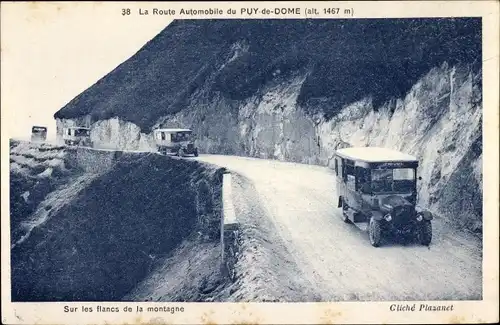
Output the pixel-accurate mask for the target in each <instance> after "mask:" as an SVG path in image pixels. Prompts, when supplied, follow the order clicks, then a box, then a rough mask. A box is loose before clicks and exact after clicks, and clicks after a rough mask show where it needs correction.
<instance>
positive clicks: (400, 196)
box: [334, 147, 433, 247]
mask: <svg viewBox="0 0 500 325" xmlns="http://www.w3.org/2000/svg"><path fill="white" fill-rule="evenodd" d="M334 159H335V160H334V168H335V174H336V175H337V193H338V196H339V197H338V207H339V208H342V218H343V220H344V221H345V222H347V223H354V224H355V225H356V226H358V227H359V228H360V229H362V230H365V231H366V230H368V235H369V238H370V243H371V244H372V246H374V247H378V246H380V244H381V240H382V238H383V237H384V236H386V235H387V234H393V235H397V236H403V237H404V238H409V237H411V236H416V238H418V240H419V242H420V243H421V244H422V245H429V244H430V242H431V240H432V225H431V220H432V219H433V216H432V214H431V213H430V212H429V211H422V210H418V209H417V208H416V202H417V178H416V174H417V167H418V160H417V158H415V157H413V156H411V155H408V154H405V153H402V152H399V151H395V150H390V149H386V148H377V147H358V148H344V149H339V150H337V151H336V153H335V157H334ZM419 179H421V178H420V177H419Z"/></svg>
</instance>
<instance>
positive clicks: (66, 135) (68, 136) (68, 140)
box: [63, 126, 93, 148]
mask: <svg viewBox="0 0 500 325" xmlns="http://www.w3.org/2000/svg"><path fill="white" fill-rule="evenodd" d="M63 140H64V144H66V145H69V146H82V147H91V148H92V147H93V143H92V141H91V140H90V128H86V127H80V126H70V127H65V128H64V129H63Z"/></svg>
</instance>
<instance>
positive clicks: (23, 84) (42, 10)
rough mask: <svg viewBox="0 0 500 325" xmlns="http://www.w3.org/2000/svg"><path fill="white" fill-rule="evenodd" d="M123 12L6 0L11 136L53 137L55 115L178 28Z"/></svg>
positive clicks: (5, 93) (4, 99)
mask: <svg viewBox="0 0 500 325" xmlns="http://www.w3.org/2000/svg"><path fill="white" fill-rule="evenodd" d="M122 6H123V3H121V4H120V3H116V4H115V5H111V6H110V5H109V4H108V5H106V6H101V5H100V4H99V3H88V2H86V3H35V2H31V3H30V2H23V3H5V2H2V5H1V82H2V84H1V114H2V127H8V134H9V137H10V138H22V139H25V138H29V137H30V134H31V126H32V125H42V126H47V127H48V128H49V130H48V138H49V139H50V138H54V137H55V120H54V117H53V115H54V113H55V112H56V111H58V110H59V109H60V108H62V107H63V106H64V105H65V104H66V103H68V102H69V101H70V100H71V99H73V98H74V97H75V96H77V95H78V94H79V93H81V92H82V91H84V90H85V89H87V88H88V87H90V86H91V85H92V84H94V83H95V82H96V81H97V80H99V79H100V78H101V77H103V76H104V75H105V74H107V73H108V72H110V71H112V70H113V69H114V68H115V67H116V66H118V65H119V64H120V63H122V62H123V61H125V60H127V59H128V58H130V57H131V56H132V55H133V54H135V52H137V51H138V50H139V49H140V48H141V47H142V46H143V45H144V44H145V43H146V42H148V41H149V40H150V39H152V38H153V37H154V36H156V35H157V34H158V33H159V32H160V31H161V30H162V29H164V28H165V27H166V26H167V25H168V24H169V23H170V22H171V20H170V19H168V18H165V17H156V18H155V17H141V16H138V15H135V16H128V17H124V16H122V15H121V9H122V8H121V7H122ZM4 131H5V130H4Z"/></svg>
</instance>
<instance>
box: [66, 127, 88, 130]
mask: <svg viewBox="0 0 500 325" xmlns="http://www.w3.org/2000/svg"><path fill="white" fill-rule="evenodd" d="M66 129H81V130H90V128H87V127H84V126H67V127H66Z"/></svg>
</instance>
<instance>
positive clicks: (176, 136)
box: [154, 129, 198, 157]
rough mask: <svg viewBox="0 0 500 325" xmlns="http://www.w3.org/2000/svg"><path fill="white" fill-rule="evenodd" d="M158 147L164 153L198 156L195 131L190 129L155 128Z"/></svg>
mask: <svg viewBox="0 0 500 325" xmlns="http://www.w3.org/2000/svg"><path fill="white" fill-rule="evenodd" d="M154 138H155V142H156V148H157V150H158V152H159V153H161V154H164V155H169V154H173V155H177V156H179V157H184V156H186V155H193V156H195V157H198V148H197V147H196V145H195V139H194V135H193V131H192V130H190V129H156V130H154Z"/></svg>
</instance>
